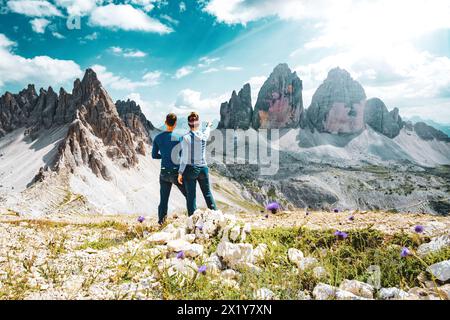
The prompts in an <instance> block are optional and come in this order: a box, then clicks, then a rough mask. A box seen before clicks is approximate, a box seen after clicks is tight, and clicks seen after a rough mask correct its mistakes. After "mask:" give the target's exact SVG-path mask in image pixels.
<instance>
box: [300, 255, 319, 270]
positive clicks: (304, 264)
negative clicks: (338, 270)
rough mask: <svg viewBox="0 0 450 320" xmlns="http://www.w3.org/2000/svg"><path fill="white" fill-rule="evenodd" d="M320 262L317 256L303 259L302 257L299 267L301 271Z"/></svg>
mask: <svg viewBox="0 0 450 320" xmlns="http://www.w3.org/2000/svg"><path fill="white" fill-rule="evenodd" d="M318 264H319V261H318V260H317V259H316V258H313V257H305V258H303V259H300V262H299V263H298V264H297V267H298V269H299V270H301V271H306V270H309V269H312V268H314V267H315V266H317V265H318Z"/></svg>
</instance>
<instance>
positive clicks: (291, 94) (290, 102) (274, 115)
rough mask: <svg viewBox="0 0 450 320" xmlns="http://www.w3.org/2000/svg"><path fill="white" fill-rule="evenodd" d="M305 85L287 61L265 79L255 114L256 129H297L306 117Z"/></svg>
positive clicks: (254, 124)
mask: <svg viewBox="0 0 450 320" xmlns="http://www.w3.org/2000/svg"><path fill="white" fill-rule="evenodd" d="M302 90H303V84H302V81H301V80H300V78H299V77H298V76H297V73H296V72H292V71H291V69H289V66H288V65H287V64H286V63H282V64H279V65H278V66H277V67H276V68H275V69H274V70H273V72H272V73H271V74H270V76H269V78H268V79H267V80H266V82H264V84H263V86H262V87H261V90H260V91H259V94H258V99H257V101H256V105H255V110H254V113H253V127H254V128H255V129H260V128H261V129H272V128H297V127H299V126H300V122H301V118H302V116H303V98H302Z"/></svg>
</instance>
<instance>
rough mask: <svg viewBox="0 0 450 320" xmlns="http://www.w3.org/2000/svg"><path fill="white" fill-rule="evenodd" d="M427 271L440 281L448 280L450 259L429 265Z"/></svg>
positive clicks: (449, 276)
mask: <svg viewBox="0 0 450 320" xmlns="http://www.w3.org/2000/svg"><path fill="white" fill-rule="evenodd" d="M427 271H428V272H429V273H431V274H432V275H433V276H434V277H435V278H436V279H438V280H439V281H442V282H445V281H448V280H449V279H450V260H446V261H442V262H438V263H435V264H433V265H431V266H429V267H428V268H427Z"/></svg>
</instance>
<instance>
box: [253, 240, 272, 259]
mask: <svg viewBox="0 0 450 320" xmlns="http://www.w3.org/2000/svg"><path fill="white" fill-rule="evenodd" d="M267 249H268V246H267V244H265V243H260V244H258V245H257V246H256V248H255V249H254V250H253V258H252V262H253V263H259V262H261V261H263V260H264V257H265V255H266V252H267Z"/></svg>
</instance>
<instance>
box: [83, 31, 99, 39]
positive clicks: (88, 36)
mask: <svg viewBox="0 0 450 320" xmlns="http://www.w3.org/2000/svg"><path fill="white" fill-rule="evenodd" d="M84 39H86V40H97V39H98V33H97V32H93V33H91V34H88V35H86V36H85V37H84Z"/></svg>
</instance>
